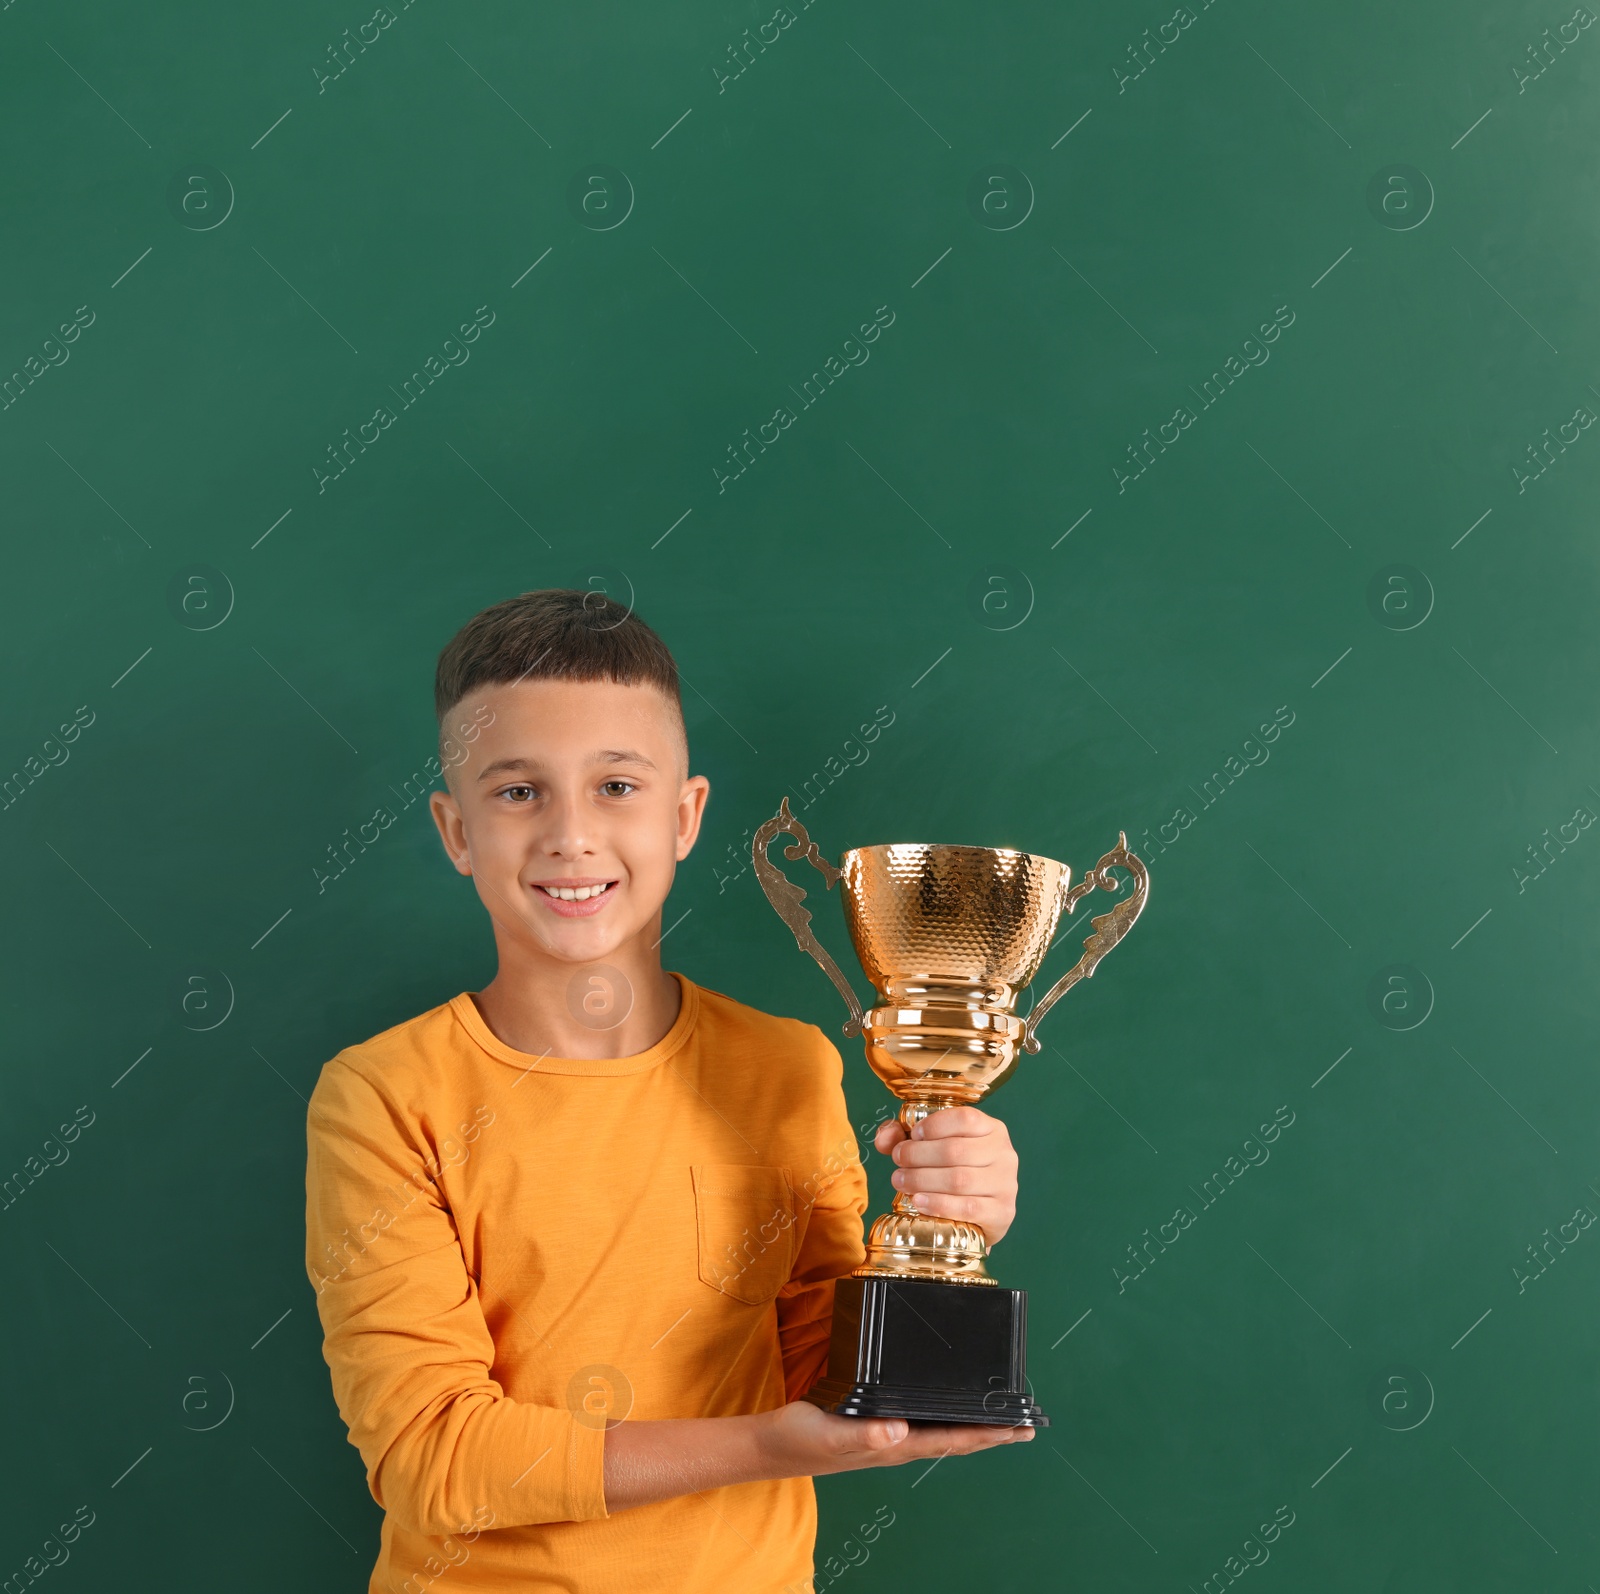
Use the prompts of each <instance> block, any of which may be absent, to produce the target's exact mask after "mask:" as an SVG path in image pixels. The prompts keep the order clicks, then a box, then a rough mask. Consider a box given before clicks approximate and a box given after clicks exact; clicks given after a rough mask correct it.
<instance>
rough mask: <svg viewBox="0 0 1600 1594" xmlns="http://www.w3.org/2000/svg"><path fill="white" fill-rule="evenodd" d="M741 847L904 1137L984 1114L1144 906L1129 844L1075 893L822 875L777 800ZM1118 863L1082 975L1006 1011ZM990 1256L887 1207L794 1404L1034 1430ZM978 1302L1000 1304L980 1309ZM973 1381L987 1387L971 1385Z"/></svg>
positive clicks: (970, 864) (883, 868) (973, 1237)
mask: <svg viewBox="0 0 1600 1594" xmlns="http://www.w3.org/2000/svg"><path fill="white" fill-rule="evenodd" d="M785 832H786V833H788V834H789V835H791V836H793V837H794V841H793V842H792V843H791V844H790V845H789V846H787V847H785V849H784V855H785V856H786V857H788V858H791V859H798V858H804V859H806V860H807V861H808V862H810V863H811V864H812V865H813V866H814V867H815V868H816V869H817V870H818V871H819V872H820V873H821V874H822V876H823V878H824V880H825V881H826V883H827V888H828V889H830V890H831V889H832V888H833V886H834V885H836V884H837V885H839V886H840V895H841V898H842V900H843V904H844V916H845V925H846V928H847V929H848V931H849V934H850V941H851V944H852V945H853V946H854V948H855V952H856V956H857V958H858V959H859V960H860V962H861V966H862V969H863V971H864V972H865V973H866V976H867V978H868V980H870V981H871V983H872V987H873V990H874V992H875V993H876V998H877V1000H876V1003H875V1005H874V1006H873V1007H871V1008H869V1009H866V1010H865V1011H864V1010H863V1009H862V1007H861V1003H860V1001H859V1000H858V999H857V997H856V994H855V990H854V988H853V987H852V986H851V984H850V982H849V981H848V980H847V979H846V978H845V976H844V974H843V973H842V972H841V971H840V969H839V966H838V964H837V963H836V962H835V961H834V960H833V958H832V957H831V956H830V955H829V953H828V952H827V950H826V948H824V947H823V946H822V944H821V943H820V942H819V941H818V940H817V938H816V936H815V935H814V934H813V933H812V930H811V915H810V913H809V911H808V910H807V909H806V908H804V907H803V906H802V903H803V901H804V898H805V895H806V893H805V891H804V890H802V889H801V888H800V887H799V886H797V885H796V884H795V883H794V882H793V881H791V880H790V879H788V878H787V877H786V876H785V875H784V874H783V872H782V870H780V869H779V868H778V867H777V866H776V865H775V864H774V863H773V862H772V860H771V859H770V858H769V857H768V856H767V848H768V846H769V845H770V843H771V842H772V840H773V839H774V837H776V836H777V835H779V834H782V833H785ZM752 850H753V858H754V863H755V868H756V874H757V877H758V878H759V880H760V881H761V885H762V888H763V890H764V891H765V892H766V894H767V898H768V900H769V901H770V902H771V903H772V906H773V907H774V909H776V910H777V912H778V914H779V916H780V917H781V918H782V919H783V920H784V922H785V923H787V924H788V926H789V928H790V929H791V930H792V931H793V932H794V936H795V939H796V941H797V942H798V943H799V945H800V948H801V950H802V951H805V952H809V953H810V954H811V956H812V957H813V958H815V959H816V961H817V963H818V964H819V965H820V966H821V967H822V969H823V971H824V972H825V973H826V974H827V975H828V976H829V978H830V979H832V981H833V982H834V984H835V986H837V987H838V990H839V992H840V994H841V995H842V996H843V997H844V1000H845V1003H846V1005H847V1007H848V1008H849V1009H850V1018H849V1019H848V1020H847V1022H846V1023H845V1026H844V1033H845V1034H846V1035H855V1034H859V1035H861V1036H862V1038H863V1041H864V1043H865V1046H866V1054H867V1062H868V1065H869V1066H870V1067H871V1069H872V1071H873V1072H874V1073H875V1074H876V1075H877V1076H878V1078H879V1079H881V1080H882V1081H883V1082H884V1084H885V1085H887V1086H888V1087H889V1089H890V1090H891V1091H892V1092H893V1093H894V1095H895V1096H896V1097H898V1098H899V1100H900V1104H901V1105H900V1111H899V1120H900V1122H901V1123H902V1124H903V1125H904V1126H905V1128H906V1132H907V1133H908V1134H909V1133H910V1131H911V1130H912V1129H913V1128H914V1127H915V1125H916V1124H917V1123H919V1122H920V1121H921V1120H922V1119H924V1118H926V1117H927V1116H928V1114H929V1113H933V1112H940V1111H943V1110H944V1109H946V1108H950V1107H957V1106H963V1105H967V1104H970V1103H974V1102H977V1101H980V1100H981V1099H982V1098H983V1097H985V1096H986V1095H987V1094H988V1093H989V1092H990V1091H992V1090H994V1089H995V1088H996V1086H998V1085H1000V1084H1002V1083H1003V1082H1004V1081H1005V1080H1006V1079H1008V1078H1009V1077H1010V1075H1011V1073H1012V1072H1013V1070H1014V1069H1015V1068H1016V1065H1017V1062H1018V1060H1019V1058H1020V1056H1021V1054H1022V1053H1023V1052H1029V1053H1033V1052H1037V1051H1038V1050H1039V1040H1038V1034H1037V1031H1038V1026H1039V1021H1040V1020H1041V1019H1042V1018H1043V1017H1044V1015H1045V1013H1046V1012H1047V1011H1048V1010H1049V1009H1050V1008H1051V1007H1052V1006H1053V1005H1054V1004H1055V1003H1056V1002H1057V1001H1058V1000H1060V998H1061V997H1062V996H1063V995H1064V994H1065V993H1066V991H1068V990H1069V989H1070V988H1071V987H1072V986H1073V985H1075V984H1076V983H1077V982H1078V981H1079V980H1080V979H1084V978H1087V977H1088V976H1089V975H1092V974H1093V973H1094V971H1095V967H1096V966H1097V965H1098V963H1099V961H1100V959H1101V958H1103V957H1104V956H1105V954H1106V953H1107V952H1109V951H1110V950H1111V948H1112V947H1113V946H1115V945H1116V944H1117V942H1118V941H1120V940H1121V939H1122V937H1123V936H1124V935H1126V934H1127V932H1128V930H1129V928H1130V927H1131V926H1132V924H1133V922H1134V920H1135V919H1137V918H1138V916H1139V914H1140V912H1141V910H1142V909H1143V907H1144V904H1145V901H1146V899H1147V897H1148V895H1149V885H1150V882H1149V875H1148V873H1147V871H1146V870H1145V867H1144V864H1143V863H1142V862H1141V861H1140V860H1139V859H1138V858H1137V857H1135V856H1134V855H1133V854H1132V853H1131V852H1129V851H1128V850H1127V837H1126V835H1125V834H1122V835H1119V837H1118V841H1117V845H1116V846H1115V847H1114V848H1112V850H1111V851H1110V852H1108V853H1106V854H1105V855H1104V856H1103V857H1102V858H1101V859H1100V861H1099V862H1098V863H1097V864H1096V865H1095V867H1094V868H1093V869H1091V870H1090V871H1089V873H1088V874H1087V875H1085V876H1084V878H1083V880H1082V881H1081V882H1080V883H1079V884H1078V885H1076V886H1074V885H1073V884H1072V871H1071V869H1070V868H1069V867H1068V866H1067V865H1066V864H1063V863H1058V862H1057V861H1056V860H1055V859H1053V858H1045V857H1041V856H1039V855H1038V854H1036V853H1029V852H1018V851H1015V850H1013V849H1011V848H1005V847H962V846H930V845H925V844H922V843H891V844H887V845H882V846H872V847H856V848H853V849H852V850H851V851H849V852H847V853H845V855H844V856H843V858H842V859H841V860H840V862H839V865H838V867H837V868H835V867H834V866H833V865H832V864H830V863H829V862H828V861H827V860H826V859H824V858H823V857H821V856H820V854H819V853H818V851H817V847H816V844H815V843H814V842H813V841H812V840H811V838H810V836H809V835H808V834H807V833H806V829H805V826H804V825H802V824H801V823H800V821H799V820H798V819H797V818H795V816H794V815H793V814H792V813H791V812H790V811H789V800H788V798H787V797H785V798H784V799H783V802H782V804H781V806H780V807H779V810H778V812H777V814H776V815H774V816H773V818H771V819H769V820H768V821H767V822H766V823H765V824H764V825H762V826H761V828H760V829H759V830H758V831H757V832H756V835H755V838H754V842H753V849H752ZM1118 867H1120V868H1122V869H1125V870H1127V871H1128V872H1129V873H1130V874H1131V875H1132V876H1133V880H1134V889H1133V891H1132V892H1131V893H1130V894H1129V895H1128V896H1127V897H1126V898H1124V899H1123V900H1121V901H1119V902H1118V903H1117V904H1116V905H1115V906H1114V907H1113V908H1112V909H1111V910H1110V911H1109V912H1107V913H1105V914H1103V915H1101V916H1100V917H1099V918H1097V919H1094V920H1093V921H1092V932H1093V933H1092V934H1090V935H1089V937H1088V938H1087V939H1086V940H1085V942H1084V948H1085V950H1084V954H1083V956H1082V957H1081V958H1080V959H1079V961H1078V963H1077V964H1076V965H1075V966H1074V967H1073V968H1072V969H1070V970H1068V971H1067V973H1065V974H1064V975H1062V976H1061V978H1060V979H1059V980H1057V981H1056V983H1055V984H1054V985H1053V986H1051V988H1050V989H1049V991H1047V992H1046V993H1045V995H1044V996H1043V997H1042V998H1040V1000H1039V1001H1038V1002H1037V1003H1036V1004H1035V1005H1034V1007H1033V1009H1032V1011H1031V1012H1030V1013H1029V1014H1028V1015H1027V1016H1026V1017H1019V1016H1018V1015H1017V1012H1016V1006H1017V1002H1018V999H1019V998H1020V997H1021V995H1022V992H1023V991H1024V990H1025V989H1026V988H1027V987H1028V985H1029V984H1030V983H1031V982H1032V980H1033V977H1034V975H1035V974H1036V973H1037V972H1038V969H1039V966H1040V965H1041V964H1042V963H1043V961H1044V958H1045V954H1046V953H1047V952H1048V951H1049V949H1050V946H1051V942H1052V938H1053V937H1054V934H1055V929H1056V924H1057V921H1058V920H1059V919H1060V916H1061V914H1062V912H1063V911H1065V912H1067V913H1069V914H1070V913H1071V912H1072V911H1073V909H1074V908H1075V907H1076V905H1077V903H1078V900H1079V899H1080V898H1081V897H1082V896H1084V895H1085V894H1086V893H1087V892H1090V891H1093V890H1095V889H1097V888H1098V889H1101V890H1104V891H1107V892H1114V891H1116V890H1117V889H1118V882H1117V880H1116V879H1115V877H1114V876H1113V875H1112V874H1111V873H1110V870H1112V869H1113V868H1118ZM988 1249H989V1247H988V1240H987V1238H986V1237H985V1235H984V1232H983V1230H982V1228H981V1227H980V1226H979V1225H978V1224H976V1223H968V1222H964V1221H961V1220H959V1219H953V1218H939V1217H932V1216H929V1215H927V1214H924V1213H920V1212H918V1211H917V1208H916V1203H915V1198H914V1197H911V1196H908V1195H906V1194H904V1193H901V1194H899V1195H897V1196H896V1197H895V1199H894V1203H893V1205H892V1206H891V1208H890V1210H889V1211H888V1212H887V1213H885V1214H884V1215H882V1216H881V1217H879V1218H877V1219H876V1220H875V1221H874V1223H873V1224H872V1227H871V1230H870V1232H869V1233H868V1235H867V1241H866V1253H867V1254H866V1259H865V1261H863V1262H862V1264H861V1265H860V1266H859V1267H857V1268H855V1269H854V1270H853V1271H852V1273H851V1274H850V1277H849V1278H848V1279H844V1280H841V1281H840V1282H839V1285H838V1286H837V1287H836V1290H835V1306H834V1337H833V1343H832V1346H831V1350H830V1360H829V1369H828V1374H827V1376H826V1377H825V1378H824V1379H823V1381H822V1383H821V1384H819V1385H818V1386H817V1388H816V1390H814V1391H813V1392H812V1394H810V1395H808V1396H807V1397H806V1398H807V1399H811V1400H813V1401H814V1403H815V1404H818V1405H822V1406H824V1408H825V1409H828V1410H834V1411H839V1412H842V1413H845V1414H850V1415H881V1416H907V1417H914V1418H918V1419H919V1420H924V1421H943V1422H950V1421H967V1422H996V1421H1006V1422H1027V1423H1031V1424H1037V1425H1039V1426H1044V1425H1046V1424H1047V1423H1048V1418H1046V1417H1045V1416H1044V1414H1043V1412H1042V1411H1040V1410H1039V1408H1038V1406H1037V1405H1036V1404H1035V1403H1034V1402H1033V1400H1032V1397H1031V1396H1030V1395H1028V1394H1026V1392H1025V1382H1026V1379H1025V1374H1024V1372H1023V1367H1022V1363H1023V1354H1024V1342H1025V1327H1024V1317H1025V1303H1026V1294H1025V1292H1024V1291H1021V1290H997V1289H996V1288H995V1285H996V1281H995V1279H994V1278H993V1277H992V1276H991V1275H990V1273H989V1271H988V1269H987V1268H986V1267H985V1266H984V1258H985V1257H986V1256H987V1254H988ZM855 1280H862V1281H864V1282H863V1284H862V1285H861V1286H857V1285H855V1283H854V1281H855ZM847 1286H848V1287H847ZM907 1286H921V1287H922V1288H921V1289H920V1291H919V1289H918V1288H915V1287H913V1288H910V1289H909V1290H908V1288H907ZM974 1286H979V1287H981V1286H988V1287H989V1290H982V1289H976V1290H975V1289H974V1288H973V1287H974ZM951 1289H954V1290H955V1292H956V1293H955V1295H953V1296H952V1295H951V1294H950V1291H951ZM990 1291H993V1292H994V1294H995V1295H996V1296H999V1297H1004V1299H1003V1300H1000V1299H995V1300H991V1301H990V1302H989V1304H983V1303H981V1302H980V1300H978V1299H977V1298H976V1297H978V1296H979V1295H987V1294H989V1293H990ZM962 1296H965V1297H966V1300H965V1301H963V1300H962V1299H961V1298H960V1297H962ZM908 1312H909V1314H910V1316H909V1317H908V1316H907V1313H908ZM913 1319H915V1320H917V1321H920V1322H921V1323H922V1324H923V1326H924V1328H925V1329H926V1330H928V1331H931V1333H932V1335H933V1337H934V1338H936V1339H938V1340H939V1341H940V1342H941V1343H942V1344H943V1346H944V1352H943V1353H942V1354H941V1353H939V1352H938V1351H937V1350H936V1349H935V1348H933V1347H932V1346H931V1341H930V1342H929V1343H928V1344H922V1345H919V1344H918V1343H916V1342H917V1341H918V1340H919V1338H921V1339H925V1338H926V1335H920V1336H919V1333H918V1331H917V1330H915V1329H914V1328H913V1327H912V1326H911V1323H912V1320H913ZM951 1336H954V1337H953V1338H952V1337H951ZM980 1375H981V1376H982V1377H983V1378H984V1379H985V1382H981V1383H978V1384H976V1385H974V1384H973V1379H974V1378H977V1377H979V1376H980ZM996 1384H998V1385H1000V1386H1002V1387H1000V1388H998V1389H996V1388H995V1387H994V1386H995V1385H996ZM975 1393H981V1400H979V1401H978V1402H977V1403H976V1404H975V1403H974V1400H973V1398H971V1397H973V1395H974V1394H975Z"/></svg>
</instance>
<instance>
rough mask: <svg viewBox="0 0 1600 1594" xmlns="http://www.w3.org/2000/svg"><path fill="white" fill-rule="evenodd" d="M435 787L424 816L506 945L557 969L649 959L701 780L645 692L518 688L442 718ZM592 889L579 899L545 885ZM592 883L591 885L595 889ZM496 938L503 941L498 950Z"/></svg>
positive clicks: (670, 723) (702, 792) (653, 693)
mask: <svg viewBox="0 0 1600 1594" xmlns="http://www.w3.org/2000/svg"><path fill="white" fill-rule="evenodd" d="M472 722H475V723H476V724H478V725H479V726H481V729H479V730H478V732H477V734H476V735H475V736H474V737H473V739H472V740H471V741H470V742H467V741H464V740H462V739H461V738H459V737H455V736H453V735H452V736H451V738H450V741H451V743H452V744H453V751H452V753H451V755H450V756H451V757H453V758H454V757H460V755H461V753H463V752H464V753H465V755H466V756H465V758H462V759H461V761H460V762H459V763H456V764H455V765H454V767H453V768H451V769H449V771H448V775H447V779H448V783H449V791H448V792H437V791H436V792H434V793H433V794H432V796H431V798H430V799H429V800H430V804H431V806H432V809H433V817H434V822H435V823H436V824H437V825H438V827H439V834H440V836H441V838H442V839H443V841H444V845H445V850H446V851H447V852H448V853H449V854H450V857H451V860H452V861H453V862H454V864H455V866H456V868H457V870H458V871H459V872H460V873H462V874H465V875H471V876H472V878H473V881H474V883H475V884H476V886H477V890H478V895H479V897H480V898H482V900H483V905H484V907H486V908H487V909H488V910H489V915H490V917H491V918H492V919H493V920H494V922H495V926H496V940H497V941H498V942H500V944H501V951H502V962H503V961H504V957H505V954H506V953H507V952H509V951H512V950H513V948H518V947H520V948H521V949H523V950H525V951H537V952H539V953H542V954H544V955H545V956H548V957H552V958H555V959H557V960H559V961H561V962H565V963H580V964H581V963H593V962H598V961H600V960H602V959H604V958H606V957H608V956H610V955H611V954H613V953H617V952H621V953H622V954H623V955H624V956H626V955H627V954H628V953H629V952H630V951H633V952H639V953H645V952H648V953H649V955H650V956H651V957H652V958H654V957H655V951H654V943H655V942H656V939H657V938H658V937H659V935H660V930H659V928H658V920H659V915H660V912H661V906H662V904H663V903H664V902H665V901H666V898H667V892H668V891H669V890H670V889H671V887H672V877H673V874H674V873H675V871H676V866H677V864H678V862H679V861H680V860H682V859H684V858H686V857H688V855H689V849H690V848H691V847H693V846H694V843H695V839H696V837H697V836H698V835H699V833H700V818H701V815H702V813H703V812H704V810H705V803H706V797H707V795H708V793H709V792H710V789H711V787H710V782H709V781H707V780H706V778H705V777H704V776H703V775H694V776H691V775H689V774H688V772H687V770H686V768H685V765H684V760H685V750H684V744H683V740H682V735H681V732H680V730H679V728H678V721H677V715H676V712H675V710H674V708H673V706H672V705H671V704H670V703H669V702H668V700H667V698H666V696H665V695H664V694H663V693H661V692H659V691H658V690H657V689H656V688H655V687H653V686H648V685H637V686H623V685H620V684H618V683H617V682H614V681H521V682H517V683H516V684H514V685H505V686H491V687H483V688H480V689H479V690H477V691H475V692H473V693H471V694H469V695H468V696H467V697H465V698H463V699H462V700H461V702H460V703H458V704H457V705H456V706H455V708H454V709H452V710H451V713H450V716H449V719H448V721H447V722H446V730H447V731H450V730H452V728H453V727H455V726H458V725H464V724H468V723H472ZM583 888H593V894H592V895H589V896H588V897H587V899H586V900H584V901H573V900H562V899H560V898H558V897H557V896H556V895H555V893H556V892H557V891H558V890H561V889H566V890H568V891H569V893H570V891H571V890H573V889H583ZM601 888H603V889H601ZM507 940H509V941H510V943H511V946H509V947H508V946H507V945H506V942H507Z"/></svg>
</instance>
